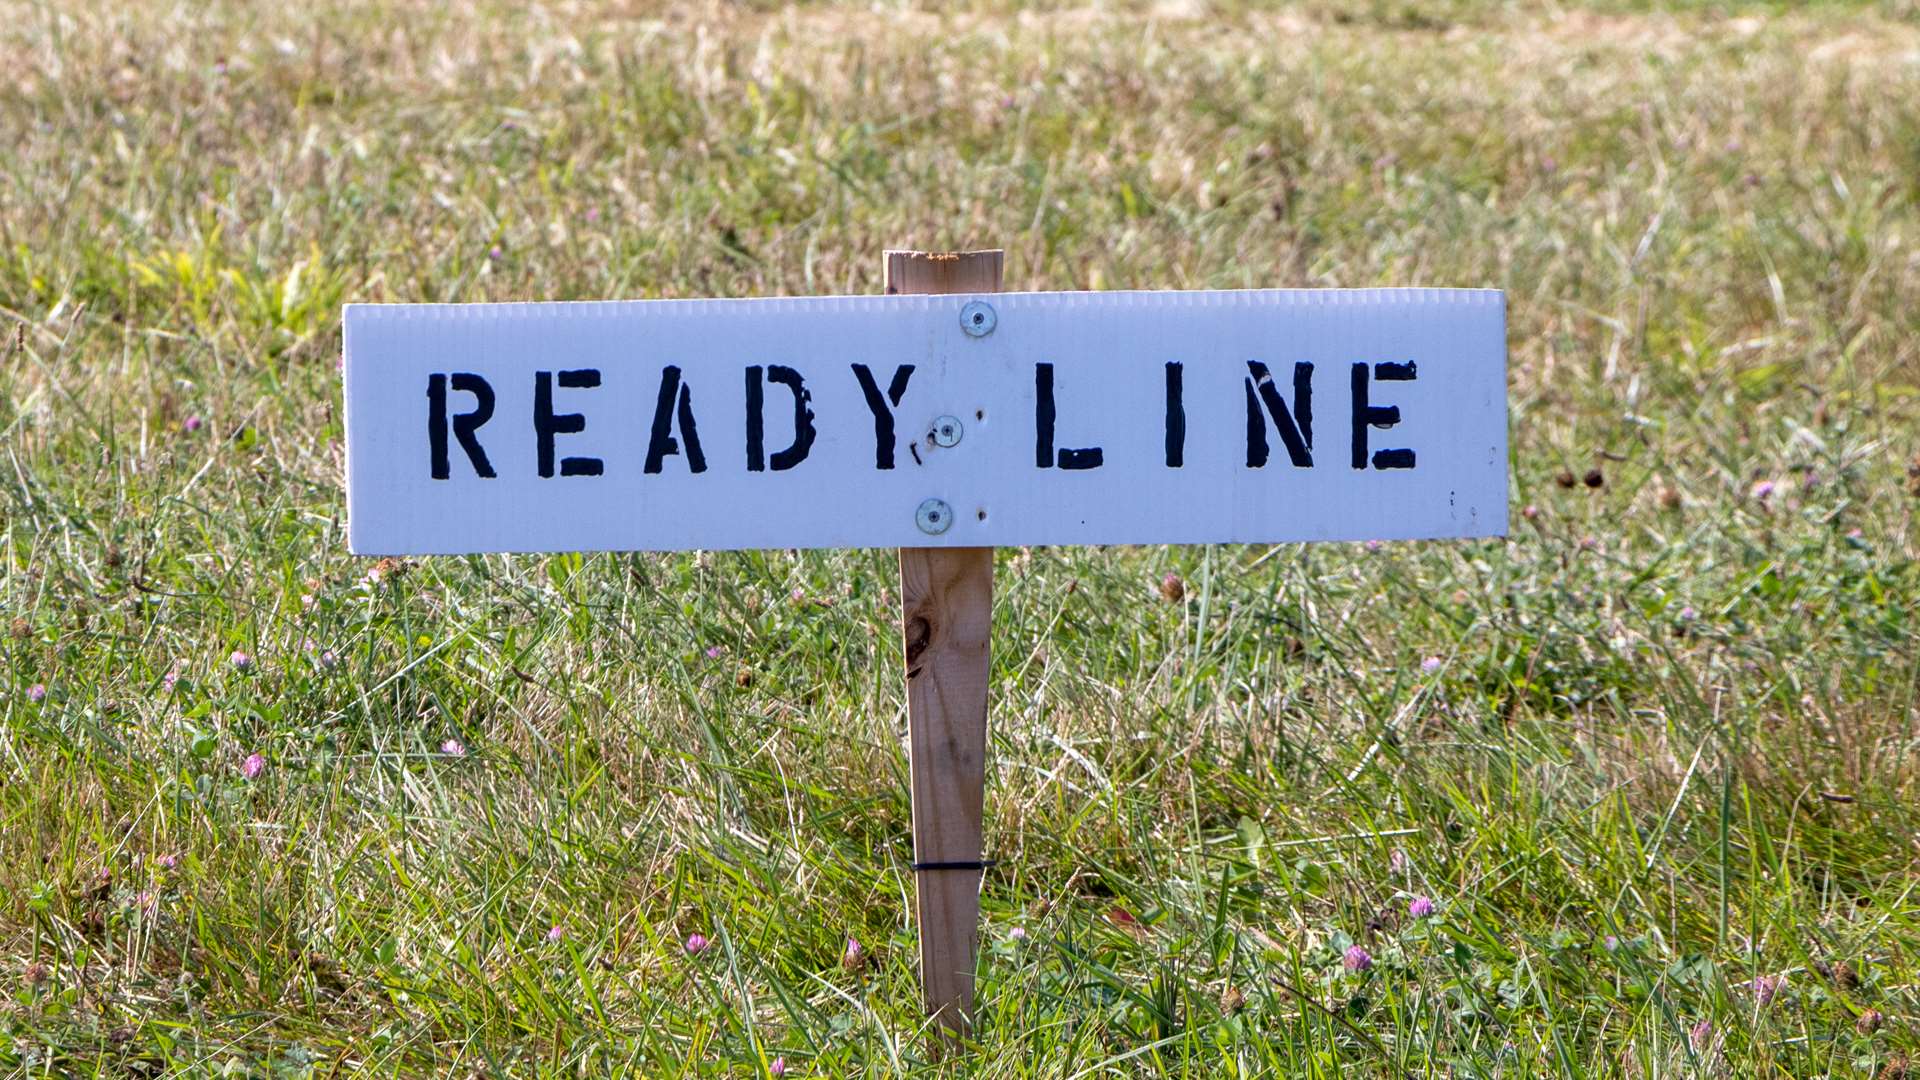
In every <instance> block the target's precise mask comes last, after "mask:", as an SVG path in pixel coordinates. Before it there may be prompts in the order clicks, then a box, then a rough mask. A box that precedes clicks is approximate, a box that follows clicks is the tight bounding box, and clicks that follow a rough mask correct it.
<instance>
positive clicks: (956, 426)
mask: <svg viewBox="0 0 1920 1080" xmlns="http://www.w3.org/2000/svg"><path fill="white" fill-rule="evenodd" d="M965 433H966V428H963V427H961V426H960V418H959V417H957V416H942V417H940V418H939V419H937V420H935V421H934V422H933V430H932V431H931V432H929V433H928V434H929V436H930V437H931V438H932V439H933V445H935V446H958V445H959V443H960V436H961V435H963V434H965Z"/></svg>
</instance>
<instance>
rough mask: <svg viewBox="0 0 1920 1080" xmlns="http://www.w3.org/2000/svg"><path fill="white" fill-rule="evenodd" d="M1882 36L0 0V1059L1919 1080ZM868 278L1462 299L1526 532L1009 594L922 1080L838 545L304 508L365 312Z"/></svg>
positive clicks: (861, 582) (1916, 753)
mask: <svg viewBox="0 0 1920 1080" xmlns="http://www.w3.org/2000/svg"><path fill="white" fill-rule="evenodd" d="M1914 14H1915V12H1914V8H1913V7H1912V5H1911V4H1898V3H1886V4H1879V5H1874V6H1868V7H1858V8H1849V7H1842V6H1820V7H1816V8H1813V9H1810V10H1807V11H1800V12H1795V11H1791V10H1780V9H1775V8H1773V7H1756V8H1738V9H1733V10H1728V9H1724V8H1721V7H1696V6H1694V5H1686V6H1685V7H1683V8H1681V9H1679V10H1673V11H1666V10H1645V9H1642V8H1641V7H1640V6H1638V5H1630V4H1604V5H1602V6H1601V8H1600V9H1598V10H1587V9H1582V8H1578V7H1548V8H1541V7H1535V6H1531V5H1529V6H1524V7H1523V6H1520V5H1502V6H1498V7H1481V6H1475V5H1470V4H1466V3H1442V4H1435V5H1419V4H1407V3H1400V2H1395V0H1383V2H1377V3H1370V2H1366V0H1351V2H1333V0H1326V2H1319V3H1313V4H1308V5H1306V6H1304V7H1301V8H1297V9H1288V10H1285V11H1281V12H1277V13H1276V12H1267V11H1264V10H1261V9H1242V8H1239V7H1237V6H1232V5H1220V6H1209V5H1207V4H1204V3H1192V4H1189V5H1185V6H1182V5H1177V4H1175V5H1162V6H1161V7H1159V8H1138V9H1135V8H1130V7H1125V6H1114V7H1111V8H1107V7H1102V8H1099V9H1080V8H1073V9H1062V10H1056V11H1048V12H1043V13H1039V14H1028V15H1022V14H1019V13H1017V12H1014V11H1011V10H1007V9H1005V8H1002V7H998V6H988V7H983V8H979V9H976V10H971V11H968V12H965V13H961V14H958V15H954V16H950V17H945V18H943V17H940V16H937V15H935V14H932V13H930V12H922V11H917V10H911V9H906V8H899V7H894V6H891V5H887V4H882V5H879V6H877V7H868V6H857V7H856V6H848V7H824V8H805V9H798V10H792V11H788V10H783V9H772V8H767V9H757V8H741V9H734V8H722V7H717V6H713V7H709V6H705V5H688V6H684V7H673V8H663V9H658V10H649V11H636V10H631V9H628V8H626V7H623V6H620V5H611V4H609V5H601V4H597V3H581V4H572V5H555V6H540V5H528V4H490V3H486V4H479V5H468V6H463V7H460V8H457V9H455V10H453V11H450V12H445V13H442V12H440V11H437V10H435V9H433V8H432V7H430V6H429V5H413V4H404V5H403V4H393V3H389V2H376V3H372V4H364V5H344V4H336V3H333V2H331V0H322V2H320V3H316V4H279V5H259V6H239V5H236V4H230V3H228V4H216V5H215V6H213V7H212V8H210V9H208V10H205V11H197V10H195V9H194V8H193V6H192V5H184V4H183V5H157V4H156V5H142V6H138V7H137V8H136V9H135V10H133V11H131V12H126V11H121V10H119V5H106V4H92V3H88V4H82V3H79V2H78V0H76V2H73V3H59V4H51V5H49V4H43V3H29V2H22V0H0V148H3V149H0V326H4V330H5V334H4V343H0V431H4V442H3V443H0V515H3V517H0V551H3V552H4V555H5V570H4V574H5V577H4V581H3V582H0V590H3V593H0V595H4V605H5V627H6V633H5V636H4V643H3V644H0V651H3V655H4V657H5V671H4V675H3V676H0V1069H5V1070H8V1071H10V1072H11V1073H17V1074H20V1075H31V1076H42V1075H153V1074H157V1073H163V1072H164V1073H179V1074H187V1075H212V1074H220V1075H233V1074H235V1073H246V1074H251V1075H259V1076H269V1075H271V1076H280V1075H314V1076H335V1075H342V1076H344V1075H356V1074H362V1073H365V1074H372V1075H418V1074H441V1073H446V1074H456V1075H469V1074H472V1075H480V1074H487V1075H503V1076H504V1075H532V1074H541V1075H561V1074H565V1075H602V1074H606V1073H609V1072H615V1071H628V1072H632V1073H635V1074H642V1075H650V1076H654V1075H692V1074H698V1075H714V1074H719V1075H732V1076H765V1075H767V1070H768V1067H769V1065H770V1063H771V1062H772V1061H773V1060H774V1059H775V1058H776V1057H779V1058H784V1061H785V1063H786V1065H787V1067H788V1072H787V1075H788V1076H795V1075H808V1076H835V1077H840V1076H849V1075H876V1076H877V1075H890V1074H894V1073H898V1072H907V1071H914V1070H921V1069H926V1070H928V1071H929V1072H938V1073H943V1074H950V1075H973V1076H993V1077H1027V1076H1034V1077H1059V1078H1067V1077H1081V1076H1120V1075H1135V1074H1148V1075H1157V1074H1178V1075H1192V1076H1207V1077H1214V1076H1275V1077H1294V1076H1299V1077H1333V1076H1362V1077H1373V1076H1379V1077H1387V1076H1405V1075H1411V1076H1420V1077H1427V1076H1434V1077H1439V1076H1453V1077H1489V1078H1491V1077H1535V1076H1547V1075H1551V1076H1596V1077H1635V1078H1640V1077H1666V1076H1673V1077H1679V1076H1722V1075H1737V1076H1778V1077H1789V1076H1790V1077H1808V1076H1833V1077H1869V1076H1879V1077H1894V1076H1899V1075H1903V1073H1904V1070H1905V1064H1904V1063H1905V1060H1906V1057H1907V1056H1908V1055H1910V1054H1913V1053H1915V1052H1916V1049H1920V1048H1917V1047H1916V1043H1920V1028H1916V1024H1917V1023H1920V991H1916V980H1920V955H1916V954H1917V952H1920V925H1917V923H1920V897H1916V895H1915V889H1916V886H1917V885H1920V849H1917V848H1916V843H1917V841H1916V836H1920V783H1917V780H1920V715H1917V713H1920V615H1917V614H1916V609H1917V608H1920V562H1916V549H1917V548H1920V536H1917V535H1916V531H1915V524H1916V523H1915V513H1916V510H1920V460H1916V455H1920V257H1917V256H1916V248H1915V241H1916V238H1917V237H1920V108H1917V107H1916V105H1915V102H1917V101H1920V67H1916V64H1915V62H1914V57H1915V56H1916V55H1920V26H1916V23H1915V20H1914ZM902 245H912V246H922V247H966V246H1005V247H1006V248H1007V250H1008V260H1009V262H1008V274H1007V277H1008V284H1009V286H1010V287H1016V288H1034V289H1076V288H1096V289H1098V288H1200V287H1239V286H1317V285H1343V286H1365V285H1493V286H1500V287H1503V288H1506V289H1508V290H1509V311H1510V320H1511V355H1512V359H1511V371H1512V377H1511V392H1510V400H1511V408H1512V425H1513V426H1512V444H1513V447H1514V452H1513V475H1514V486H1513V493H1512V500H1513V505H1514V508H1515V511H1516V512H1515V518H1514V520H1515V529H1514V534H1513V536H1512V537H1511V538H1510V539H1507V540H1505V541H1487V542H1475V543H1455V544H1432V545H1415V544H1392V545H1387V546H1385V547H1382V548H1380V549H1378V550H1374V551H1369V550H1367V549H1365V548H1363V547H1361V546H1359V545H1344V546H1326V547H1316V548H1300V547H1291V546H1289V547H1281V548H1273V549H1264V548H1256V549H1243V548H1215V549H1199V548H1191V549H1189V548H1182V549H1106V550H1070V549H1054V550H1032V551H1020V550H1007V551H1003V552H1002V553H1001V555H1000V562H999V568H998V572H997V596H996V601H997V605H996V609H995V630H994V633H995V644H996V650H995V656H994V668H993V687H992V692H993V710H992V718H991V723H992V735H991V739H992V741H991V747H990V750H991V754H990V780H989V792H988V846H989V849H990V851H989V854H990V856H991V857H993V858H994V859H996V860H997V861H998V863H997V865H996V866H995V867H994V868H993V869H992V870H991V871H990V873H989V874H988V877H987V880H986V883H985V887H984V891H983V895H982V905H983V909H984V916H983V932H982V953H983V956H982V962H981V967H980V984H979V989H980V1013H981V1023H980V1029H979V1037H978V1046H977V1048H975V1049H974V1050H973V1051H972V1052H971V1053H969V1054H967V1055H964V1056H962V1057H960V1058H957V1059H953V1060H950V1061H948V1062H946V1063H943V1064H937V1065H929V1064H928V1063H927V1061H926V1058H925V1054H926V1050H925V1044H924V1042H923V1040H922V1038H921V1034H922V1027H921V1025H922V1020H921V1017H920V1015H919V997H918V989H917V986H918V984H917V978H916V973H915V971H914V955H915V944H914V938H913V931H912V922H911V915H910V904H909V899H910V896H911V891H912V883H911V880H910V876H911V875H910V873H909V872H908V870H907V863H908V862H909V861H910V855H909V851H908V842H909V838H908V828H907V825H908V813H909V811H908V798H907V788H906V784H905V759H904V755H903V752H902V743H901V736H902V734H903V728H904V716H903V708H904V704H903V702H904V696H903V693H902V679H901V655H900V646H899V642H898V638H897V631H896V630H895V629H894V623H893V620H894V618H895V616H896V609H897V595H896V590H897V588H898V585H897V581H896V579H895V569H894V563H893V558H892V555H891V553H889V552H874V551H854V552H831V553H805V554H795V553H791V552H765V553H752V554H721V555H714V554H691V553H690V554H684V555H671V556H651V555H647V556H630V555H619V556H605V555H597V556H592V557H585V558H583V557H580V556H572V555H556V556H551V557H540V558H534V557H515V558H499V557H487V558H478V557H476V558H460V559H455V558H449V559H435V560H425V561H420V562H417V563H412V564H406V563H397V564H396V563H383V564H380V565H379V566H378V567H375V566H373V565H371V564H369V563H367V562H365V561H359V560H354V559H352V558H349V557H348V555H347V554H346V545H345V537H344V533H343V530H342V523H343V522H342V518H343V512H344V511H343V501H342V498H341V483H342V479H341V445H340V440H341V438H342V429H341V426H340V416H339V404H340V388H339V381H338V373H337V367H336V358H337V355H338V351H339V343H340V341H339V315H338V312H339V307H340V304H341V303H342V302H344V301H348V300H422V301H424V300H492V299H509V298H512V299H527V298H572V297H648V296H704V295H714V296H756V295H776V294H804V293H828V292H852V293H861V292H874V291H877V290H878V281H879V274H880V268H881V259H880V252H881V250H882V249H883V248H884V247H888V246H902ZM189 418H204V424H203V425H199V426H197V429H196V430H191V431H190V430H188V420H189ZM1590 470H1594V471H1596V475H1597V479H1598V484H1597V486H1588V485H1587V484H1586V483H1585V482H1584V481H1583V479H1582V478H1583V477H1584V476H1585V475H1586V474H1587V473H1588V472H1589V471H1590ZM1763 484H1771V485H1773V486H1772V488H1771V492H1770V494H1766V495H1764V496H1763V495H1762V494H1760V492H1762V491H1765V490H1767V489H1765V488H1764V487H1762V486H1761V485H1763ZM1522 508H1525V512H1524V514H1522V513H1521V510H1522ZM1168 574H1174V575H1178V577H1179V578H1180V579H1181V582H1182V587H1181V588H1180V589H1179V590H1172V589H1169V590H1167V591H1168V592H1174V591H1178V592H1179V593H1180V596H1179V598H1178V599H1173V600H1169V599H1167V598H1166V595H1165V594H1163V592H1162V583H1163V581H1164V579H1165V577H1166V575H1168ZM715 648H717V649H718V650H719V653H718V656H717V658H709V656H708V655H707V653H708V650H709V649H715ZM236 650H240V651H243V652H245V653H247V654H248V655H249V656H250V657H251V658H252V662H251V665H250V667H249V668H248V669H247V670H244V671H243V670H240V669H238V668H236V667H235V666H234V665H233V663H232V662H231V659H230V658H231V656H232V654H233V653H234V652H235V651H236ZM1429 657H1433V658H1437V666H1436V667H1435V668H1434V670H1431V671H1429V670H1427V668H1428V667H1429V666H1431V665H1428V664H1426V663H1424V661H1425V660H1426V659H1427V658H1429ZM36 686H38V687H43V688H44V691H45V696H44V700H38V701H36V700H35V697H36V696H38V692H37V691H33V690H32V689H31V688H33V687H36ZM448 739H455V740H458V741H459V742H460V743H461V744H462V745H463V747H464V749H465V753H464V754H454V753H449V752H446V751H445V750H443V749H442V747H443V744H444V743H445V741H446V740H448ZM256 753H257V754H259V755H261V756H262V758H263V759H264V762H265V765H264V769H263V770H262V771H261V772H260V773H259V775H258V776H255V777H253V778H251V779H248V778H247V777H246V776H245V775H244V774H243V771H242V767H243V762H244V760H245V759H246V758H247V757H248V756H249V755H252V754H256ZM1417 895H1424V896H1431V897H1433V898H1434V899H1435V901H1436V903H1437V905H1438V911H1437V914H1436V915H1435V916H1433V917H1432V918H1429V919H1413V918H1410V917H1409V916H1408V914H1407V904H1408V901H1409V900H1410V899H1411V898H1412V897H1414V896H1417ZM1119 912H1124V913H1126V915H1125V916H1122V915H1120V914H1117V913H1119ZM1128 916H1130V918H1128ZM554 927H558V928H560V930H559V934H558V935H557V936H558V938H559V940H549V937H550V935H549V931H550V928H554ZM696 932H697V933H700V934H704V935H706V936H707V937H709V938H710V939H711V940H712V942H713V945H712V947H711V948H710V949H709V950H707V951H706V952H705V953H704V954H702V955H699V956H697V957H689V956H688V955H687V953H686V951H685V950H684V948H683V942H684V941H685V940H686V938H687V937H688V935H690V934H693V933H696ZM849 938H853V939H857V940H858V941H859V942H860V944H861V946H862V947H863V954H862V959H861V961H860V962H858V963H851V964H850V963H847V962H846V961H845V959H844V956H845V949H846V943H847V941H848V939H849ZM1351 943H1360V944H1363V945H1364V947H1365V948H1366V949H1367V950H1368V951H1369V952H1370V954H1371V956H1372V957H1373V958H1374V964H1373V967H1372V969H1371V970H1370V971H1367V972H1365V973H1364V974H1351V973H1348V972H1346V971H1345V970H1344V969H1343V967H1342V964H1341V956H1342V953H1343V951H1344V950H1345V949H1346V948H1347V946H1348V945H1349V944H1351ZM1777 976H1785V984H1784V989H1782V990H1780V992H1779V993H1778V994H1777V996H1775V997H1773V999H1772V1000H1771V1001H1769V1002H1763V1001H1761V1000H1760V998H1761V997H1762V996H1764V995H1756V994H1755V992H1754V986H1755V980H1756V979H1758V978H1761V977H1766V978H1768V979H1771V978H1773V977H1777ZM1876 1016H1877V1017H1879V1018H1880V1020H1879V1023H1878V1026H1877V1027H1876V1026H1875V1023H1874V1022H1873V1020H1872V1017H1876ZM1863 1017H1866V1018H1867V1019H1865V1020H1863V1019H1862V1018H1863ZM1702 1025H1704V1026H1702Z"/></svg>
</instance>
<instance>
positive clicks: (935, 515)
mask: <svg viewBox="0 0 1920 1080" xmlns="http://www.w3.org/2000/svg"><path fill="white" fill-rule="evenodd" d="M913 523H914V524H915V525H918V526H920V531H921V532H923V533H926V534H927V535H928V536H939V535H940V534H941V533H943V532H946V531H947V530H948V529H949V528H952V527H953V507H951V506H948V505H947V501H946V500H945V499H928V500H926V501H924V502H922V503H921V504H920V509H918V510H915V511H914V512H913Z"/></svg>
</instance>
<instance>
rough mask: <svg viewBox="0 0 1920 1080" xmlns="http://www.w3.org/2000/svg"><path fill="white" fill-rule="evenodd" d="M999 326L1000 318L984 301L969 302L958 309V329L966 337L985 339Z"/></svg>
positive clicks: (991, 306)
mask: <svg viewBox="0 0 1920 1080" xmlns="http://www.w3.org/2000/svg"><path fill="white" fill-rule="evenodd" d="M999 324H1000V316H999V315H997V314H995V313H994V310H993V305H992V304H989V303H987V302H986V301H985V300H969V301H967V302H966V303H965V304H963V305H962V306H961V308H960V329H962V330H964V331H966V333H967V336H968V337H986V336H987V335H988V334H991V333H993V328H994V327H995V326H998V325H999Z"/></svg>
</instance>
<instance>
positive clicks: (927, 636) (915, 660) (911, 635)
mask: <svg viewBox="0 0 1920 1080" xmlns="http://www.w3.org/2000/svg"><path fill="white" fill-rule="evenodd" d="M931 644H933V624H932V623H930V622H928V621H927V617H926V616H925V615H915V616H914V617H913V618H911V619H908V620H907V667H909V668H912V667H914V666H916V665H918V664H919V663H920V656H921V654H923V653H925V652H926V651H927V646H929V645H931Z"/></svg>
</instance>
